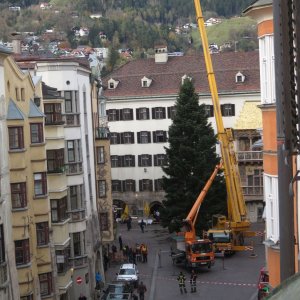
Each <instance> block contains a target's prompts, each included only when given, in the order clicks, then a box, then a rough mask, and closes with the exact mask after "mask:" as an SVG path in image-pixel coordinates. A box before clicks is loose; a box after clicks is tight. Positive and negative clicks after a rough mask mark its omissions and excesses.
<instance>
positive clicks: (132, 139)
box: [130, 132, 134, 144]
mask: <svg viewBox="0 0 300 300" xmlns="http://www.w3.org/2000/svg"><path fill="white" fill-rule="evenodd" d="M130 134H131V144H134V132H130Z"/></svg>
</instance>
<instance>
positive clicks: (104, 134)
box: [95, 127, 109, 139]
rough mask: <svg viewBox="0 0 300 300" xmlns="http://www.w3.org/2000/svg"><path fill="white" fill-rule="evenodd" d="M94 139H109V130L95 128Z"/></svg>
mask: <svg viewBox="0 0 300 300" xmlns="http://www.w3.org/2000/svg"><path fill="white" fill-rule="evenodd" d="M95 135H96V139H108V138H109V130H108V128H107V127H97V128H96V129H95Z"/></svg>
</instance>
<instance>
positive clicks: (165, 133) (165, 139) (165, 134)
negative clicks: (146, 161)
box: [163, 131, 167, 142]
mask: <svg viewBox="0 0 300 300" xmlns="http://www.w3.org/2000/svg"><path fill="white" fill-rule="evenodd" d="M163 134H164V142H166V141H167V132H166V131H163Z"/></svg>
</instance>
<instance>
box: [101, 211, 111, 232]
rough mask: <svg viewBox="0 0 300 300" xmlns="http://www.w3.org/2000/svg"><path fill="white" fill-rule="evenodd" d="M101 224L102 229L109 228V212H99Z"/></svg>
mask: <svg viewBox="0 0 300 300" xmlns="http://www.w3.org/2000/svg"><path fill="white" fill-rule="evenodd" d="M99 225H100V230H101V231H108V230H109V217H108V212H100V213H99Z"/></svg>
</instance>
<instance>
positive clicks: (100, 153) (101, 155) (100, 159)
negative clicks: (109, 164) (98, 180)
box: [96, 146, 105, 164]
mask: <svg viewBox="0 0 300 300" xmlns="http://www.w3.org/2000/svg"><path fill="white" fill-rule="evenodd" d="M96 155H97V164H104V163H105V147H104V146H99V147H96Z"/></svg>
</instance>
